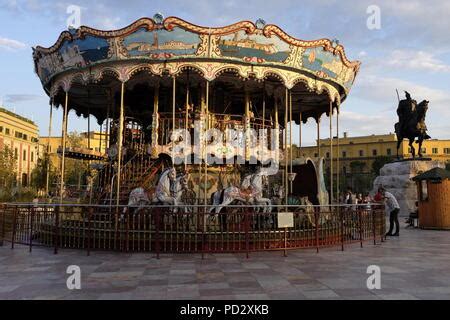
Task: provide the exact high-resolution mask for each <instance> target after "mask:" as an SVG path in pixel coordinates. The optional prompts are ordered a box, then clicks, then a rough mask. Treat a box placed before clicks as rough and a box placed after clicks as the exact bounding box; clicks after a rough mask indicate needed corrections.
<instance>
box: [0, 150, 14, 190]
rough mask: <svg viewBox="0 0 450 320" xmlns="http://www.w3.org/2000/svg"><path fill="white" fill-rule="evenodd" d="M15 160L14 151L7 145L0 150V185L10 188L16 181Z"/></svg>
mask: <svg viewBox="0 0 450 320" xmlns="http://www.w3.org/2000/svg"><path fill="white" fill-rule="evenodd" d="M16 165H17V160H16V158H15V157H14V152H13V151H12V149H11V148H9V147H8V146H5V147H4V148H3V149H2V150H0V186H1V187H2V188H5V189H10V188H12V187H13V186H14V184H15V182H16Z"/></svg>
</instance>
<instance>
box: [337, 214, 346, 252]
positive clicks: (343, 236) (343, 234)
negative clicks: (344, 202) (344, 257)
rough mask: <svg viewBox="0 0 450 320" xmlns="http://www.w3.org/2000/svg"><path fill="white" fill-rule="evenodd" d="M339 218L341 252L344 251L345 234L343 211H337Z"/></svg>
mask: <svg viewBox="0 0 450 320" xmlns="http://www.w3.org/2000/svg"><path fill="white" fill-rule="evenodd" d="M338 213H339V217H340V220H341V251H344V243H345V233H344V231H345V230H344V213H345V211H344V210H340V208H339V209H338Z"/></svg>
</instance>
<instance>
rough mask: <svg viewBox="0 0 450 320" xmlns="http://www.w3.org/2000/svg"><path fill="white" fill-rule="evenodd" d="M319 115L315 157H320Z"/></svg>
mask: <svg viewBox="0 0 450 320" xmlns="http://www.w3.org/2000/svg"><path fill="white" fill-rule="evenodd" d="M320 118H321V117H320V116H319V118H317V120H316V122H317V158H319V159H320Z"/></svg>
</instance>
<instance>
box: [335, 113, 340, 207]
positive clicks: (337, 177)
mask: <svg viewBox="0 0 450 320" xmlns="http://www.w3.org/2000/svg"><path fill="white" fill-rule="evenodd" d="M339 111H340V106H339V104H338V105H337V108H336V145H337V150H336V151H337V152H336V153H337V157H336V167H337V169H336V170H337V171H336V199H337V200H338V201H339V196H340V194H339V193H340V190H339V189H340V184H339V183H340V174H341V173H340V172H341V168H340V166H339V158H340V154H339V152H340V150H339V147H340V145H339Z"/></svg>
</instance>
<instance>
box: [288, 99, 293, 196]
mask: <svg viewBox="0 0 450 320" xmlns="http://www.w3.org/2000/svg"><path fill="white" fill-rule="evenodd" d="M289 151H290V162H291V175H292V173H293V159H292V152H293V150H292V91H290V90H289ZM289 182H290V187H291V192H290V193H291V194H292V191H293V183H294V181H293V180H291V179H289Z"/></svg>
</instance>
